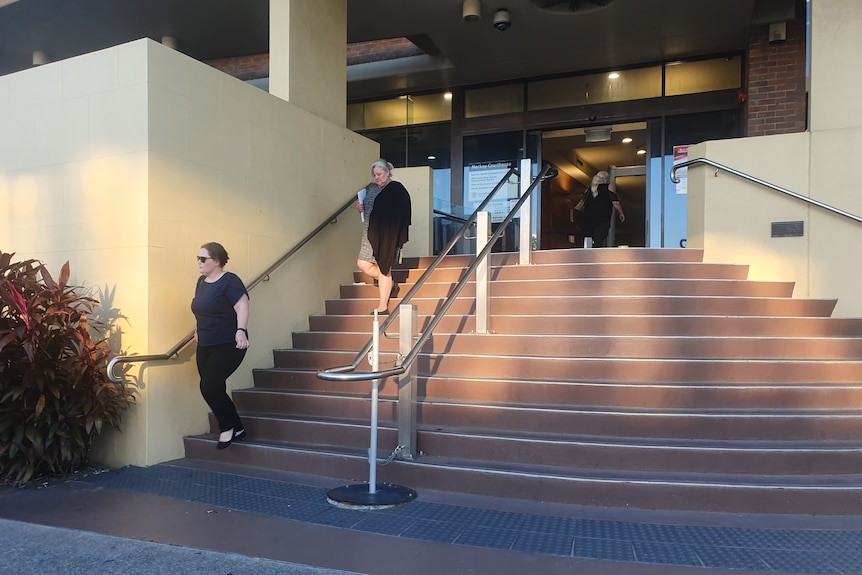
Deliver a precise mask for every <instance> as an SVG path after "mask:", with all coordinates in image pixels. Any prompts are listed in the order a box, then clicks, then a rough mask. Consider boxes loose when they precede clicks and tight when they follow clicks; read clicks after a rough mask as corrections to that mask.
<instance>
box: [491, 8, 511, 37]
mask: <svg viewBox="0 0 862 575" xmlns="http://www.w3.org/2000/svg"><path fill="white" fill-rule="evenodd" d="M511 26H512V17H511V16H510V15H509V11H508V10H497V12H496V13H495V14H494V28H496V29H497V31H498V32H505V31H506V30H508V29H509V28H510V27H511Z"/></svg>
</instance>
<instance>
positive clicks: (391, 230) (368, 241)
mask: <svg viewBox="0 0 862 575" xmlns="http://www.w3.org/2000/svg"><path fill="white" fill-rule="evenodd" d="M371 178H372V179H373V180H374V181H373V182H372V183H371V184H368V187H366V188H365V190H366V194H365V200H364V201H363V202H358V203H357V205H356V209H357V210H359V212H361V213H362V214H363V215H364V221H365V226H364V228H363V230H362V241H361V243H360V247H359V257H358V259H357V260H356V265H357V266H359V269H360V270H362V271H363V272H365V273H366V274H367V275H369V276H371V277H372V278H374V279H375V280H377V286H378V290H379V299H378V301H377V306H376V307H375V309H376V311H377V313H378V314H381V315H387V314H388V313H389V298H390V297H395V296H397V295H398V284H396V283H395V282H394V281H393V279H392V264H394V263H395V262H396V261H397V260H398V257H399V252H400V251H401V247H402V246H403V245H404V244H405V243H407V240H408V239H409V234H408V232H409V228H410V220H411V217H412V214H411V205H410V194H409V193H408V192H407V190H406V189H405V188H404V186H403V185H402V184H401V182H396V181H395V180H393V179H392V164H390V163H389V162H387V161H386V160H383V159H380V160H377V161H375V162H374V163H373V164H371ZM371 313H372V314H373V313H374V312H373V311H372V312H371Z"/></svg>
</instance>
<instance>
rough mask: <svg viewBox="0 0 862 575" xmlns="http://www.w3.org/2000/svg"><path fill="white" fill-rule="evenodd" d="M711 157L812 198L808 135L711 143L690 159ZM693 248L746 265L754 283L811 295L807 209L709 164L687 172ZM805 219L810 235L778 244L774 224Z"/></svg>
mask: <svg viewBox="0 0 862 575" xmlns="http://www.w3.org/2000/svg"><path fill="white" fill-rule="evenodd" d="M702 157H703V158H709V159H710V160H713V161H715V162H718V163H719V164H723V165H725V166H728V167H730V168H733V169H736V170H738V171H741V172H744V173H747V174H749V175H752V176H754V177H756V178H759V179H761V180H765V181H767V182H771V183H773V184H775V185H777V186H781V187H783V188H787V189H789V190H791V191H794V192H796V193H798V194H801V195H804V196H807V195H808V161H807V158H808V135H807V134H789V135H783V136H766V137H762V138H745V139H736V140H722V141H713V142H706V143H703V144H698V145H696V146H692V147H691V148H689V158H702ZM688 182H689V184H688V186H689V189H688V201H689V211H688V214H689V216H688V242H687V245H688V247H690V248H702V249H703V250H704V259H706V260H708V261H711V262H723V263H738V264H748V265H749V274H748V277H749V279H757V280H777V281H793V282H796V286H795V289H794V295H795V296H796V297H806V296H807V295H808V252H809V239H810V233H811V231H810V222H809V221H808V220H809V209H808V208H807V207H806V205H805V204H804V203H803V202H802V201H799V200H795V199H794V198H789V197H786V196H784V195H783V194H780V193H778V192H775V191H772V190H769V189H767V188H764V187H762V186H759V185H756V184H753V183H750V182H748V181H747V180H744V179H742V178H738V177H736V176H733V175H731V174H728V173H725V172H718V174H717V175H716V174H715V170H714V169H711V168H709V167H707V166H702V167H692V168H689V170H688ZM799 220H801V221H803V222H804V224H803V225H804V229H805V235H804V236H803V237H799V238H773V237H771V234H772V227H771V223H772V222H786V221H799Z"/></svg>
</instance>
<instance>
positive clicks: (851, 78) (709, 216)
mask: <svg viewBox="0 0 862 575" xmlns="http://www.w3.org/2000/svg"><path fill="white" fill-rule="evenodd" d="M811 6H812V16H811V91H810V111H809V116H810V121H809V124H810V131H809V132H806V133H803V134H790V135H786V136H770V137H765V138H746V139H742V140H730V141H721V142H707V143H704V144H700V145H698V146H694V147H693V148H691V149H690V150H689V157H690V158H696V157H706V158H709V159H711V160H713V161H716V162H719V163H721V164H725V165H727V166H729V167H732V168H734V169H737V170H739V171H742V172H745V173H748V174H751V175H753V176H755V177H758V178H760V179H763V180H765V181H768V182H771V183H773V184H777V185H779V186H782V187H785V188H788V189H790V190H792V191H794V192H797V193H799V194H801V195H804V196H808V197H811V198H813V199H815V200H818V201H820V202H823V203H825V204H828V205H831V206H834V207H836V208H839V209H841V210H844V211H846V212H850V213H852V214H856V215H862V194H859V193H858V190H857V186H856V185H855V183H854V182H855V177H854V175H853V166H855V164H856V162H857V161H858V160H857V159H858V158H859V157H860V154H862V99H860V98H859V97H858V94H859V92H860V90H862V68H860V67H859V65H858V62H857V60H858V55H859V54H860V53H862V4H859V3H858V2H855V1H854V0H829V1H826V2H812V4H811ZM688 178H689V241H688V245H689V247H703V248H704V250H705V251H704V257H705V259H707V260H708V261H720V262H734V263H748V264H750V266H751V273H750V275H749V277H751V278H752V279H779V280H791V281H795V282H796V289H795V291H794V296H796V297H812V298H827V299H833V298H837V299H838V304H837V306H836V308H835V311H834V314H833V315H835V316H840V317H860V316H862V295H860V291H859V288H858V286H859V285H862V268H860V266H858V265H856V257H855V255H854V254H855V251H856V247H857V246H858V245H860V243H862V224H860V223H857V222H854V221H852V220H849V219H847V218H843V217H841V216H838V215H835V214H832V213H830V212H828V211H824V210H822V209H820V208H817V207H808V206H805V205H803V204H802V203H801V202H799V201H797V200H793V199H788V198H782V197H781V196H780V195H779V194H776V193H774V192H771V191H769V190H766V189H764V188H762V187H761V186H757V185H754V184H749V183H746V182H744V181H743V180H740V179H738V178H736V177H734V176H730V175H727V174H719V175H718V176H717V177H715V176H714V175H713V170H711V169H708V168H705V167H700V168H692V169H690V170H689V175H688ZM790 220H802V221H803V222H804V225H805V235H804V236H803V237H801V238H771V237H770V222H773V221H790Z"/></svg>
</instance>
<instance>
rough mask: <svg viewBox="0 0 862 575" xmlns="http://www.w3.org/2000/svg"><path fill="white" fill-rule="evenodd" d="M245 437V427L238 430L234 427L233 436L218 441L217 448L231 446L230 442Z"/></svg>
mask: <svg viewBox="0 0 862 575" xmlns="http://www.w3.org/2000/svg"><path fill="white" fill-rule="evenodd" d="M244 438H245V429H240V430H239V431H236V430H234V429H232V430H231V437H230V439H229V440H227V441H219V442H218V443H216V449H227V448H228V447H230V444H231V443H233V442H234V441H240V440H242V439H244Z"/></svg>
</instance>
